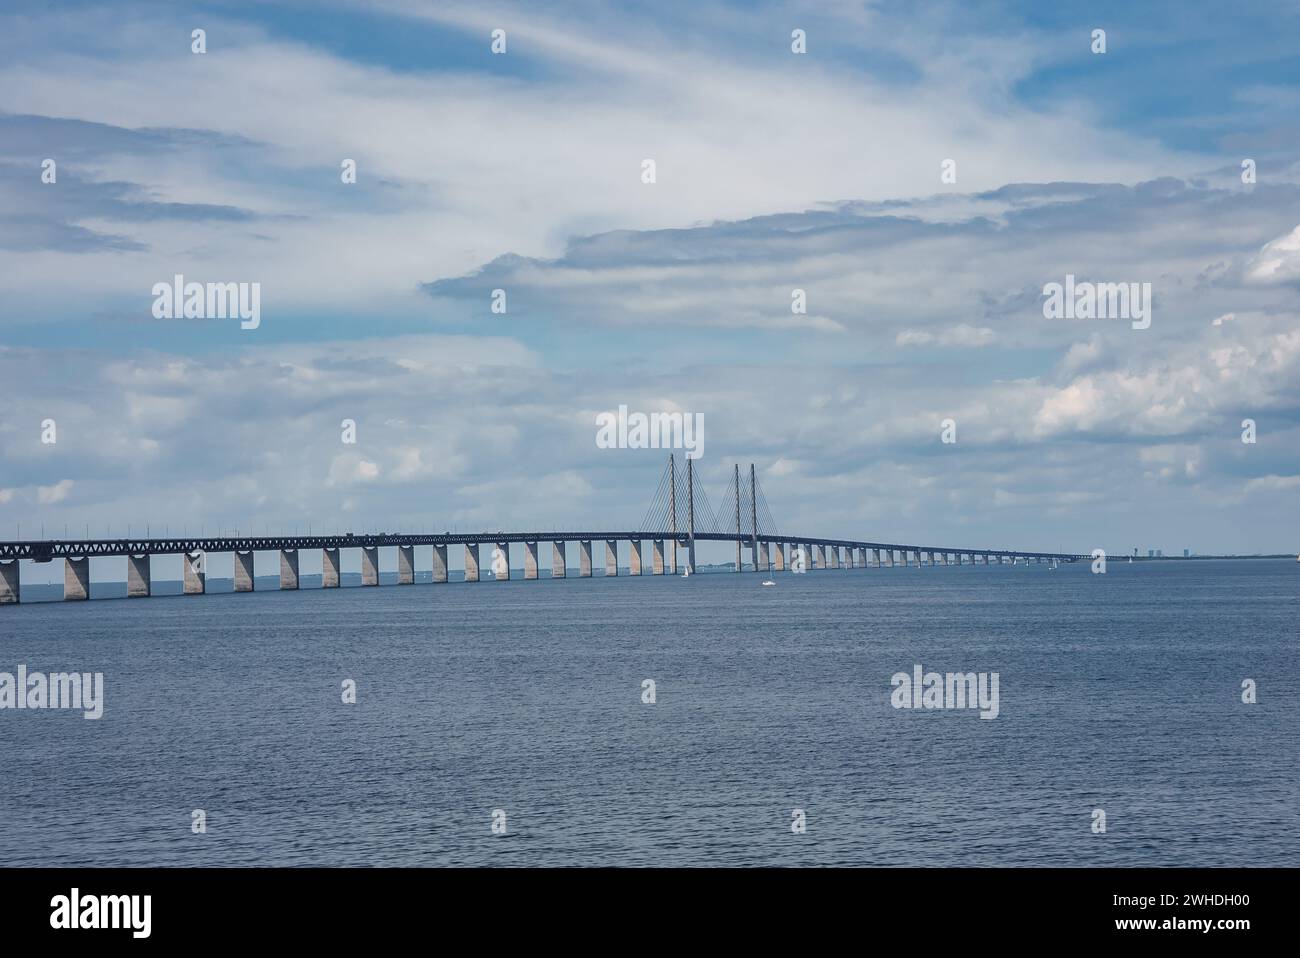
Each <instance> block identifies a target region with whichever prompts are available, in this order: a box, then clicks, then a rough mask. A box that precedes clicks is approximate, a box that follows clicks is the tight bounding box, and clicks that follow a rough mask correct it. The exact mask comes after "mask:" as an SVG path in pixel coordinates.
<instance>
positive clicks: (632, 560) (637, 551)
mask: <svg viewBox="0 0 1300 958" xmlns="http://www.w3.org/2000/svg"><path fill="white" fill-rule="evenodd" d="M631 545H632V551H631V553H629V554H628V557H627V571H628V574H629V575H642V574H643V573H642V572H641V540H640V539H632V540H631Z"/></svg>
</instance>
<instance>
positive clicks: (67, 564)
mask: <svg viewBox="0 0 1300 958" xmlns="http://www.w3.org/2000/svg"><path fill="white" fill-rule="evenodd" d="M89 598H90V558H89V556H87V557H86V558H83V559H64V560H63V601H64V602H84V601H86V600H87V599H89Z"/></svg>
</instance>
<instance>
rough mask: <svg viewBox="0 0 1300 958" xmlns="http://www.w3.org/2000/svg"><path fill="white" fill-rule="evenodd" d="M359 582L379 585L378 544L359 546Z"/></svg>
mask: <svg viewBox="0 0 1300 958" xmlns="http://www.w3.org/2000/svg"><path fill="white" fill-rule="evenodd" d="M361 584H362V585H379V546H368V547H367V546H362V547H361Z"/></svg>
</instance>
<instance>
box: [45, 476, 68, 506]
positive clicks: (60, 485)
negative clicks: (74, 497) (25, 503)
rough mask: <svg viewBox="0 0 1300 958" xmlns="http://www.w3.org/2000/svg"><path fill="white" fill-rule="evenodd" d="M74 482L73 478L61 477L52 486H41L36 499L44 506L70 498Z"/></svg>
mask: <svg viewBox="0 0 1300 958" xmlns="http://www.w3.org/2000/svg"><path fill="white" fill-rule="evenodd" d="M73 485H74V483H73V481H72V480H71V479H61V480H59V481H58V482H56V483H55V484H54V485H52V486H41V487H40V488H39V489H37V490H36V501H37V502H39V503H40V504H41V505H43V506H52V505H54V504H55V503H59V502H62V501H63V500H65V499H67V498H68V493H70V492H71V491H72V487H73Z"/></svg>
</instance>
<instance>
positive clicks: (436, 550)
mask: <svg viewBox="0 0 1300 958" xmlns="http://www.w3.org/2000/svg"><path fill="white" fill-rule="evenodd" d="M433 581H434V582H446V581H447V547H446V545H438V544H437V543H435V544H434V546H433Z"/></svg>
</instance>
